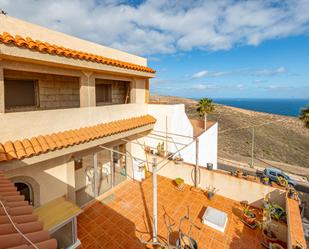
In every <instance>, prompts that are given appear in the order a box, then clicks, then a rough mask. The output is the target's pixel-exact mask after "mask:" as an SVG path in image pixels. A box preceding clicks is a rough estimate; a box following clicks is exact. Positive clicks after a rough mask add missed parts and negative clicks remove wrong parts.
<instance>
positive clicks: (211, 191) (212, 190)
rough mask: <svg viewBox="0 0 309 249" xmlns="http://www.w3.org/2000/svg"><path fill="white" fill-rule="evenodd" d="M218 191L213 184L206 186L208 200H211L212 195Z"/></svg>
mask: <svg viewBox="0 0 309 249" xmlns="http://www.w3.org/2000/svg"><path fill="white" fill-rule="evenodd" d="M217 191H218V189H216V188H215V187H213V186H209V187H207V198H208V199H209V200H211V199H212V198H213V197H214V195H215V193H216V192H217Z"/></svg>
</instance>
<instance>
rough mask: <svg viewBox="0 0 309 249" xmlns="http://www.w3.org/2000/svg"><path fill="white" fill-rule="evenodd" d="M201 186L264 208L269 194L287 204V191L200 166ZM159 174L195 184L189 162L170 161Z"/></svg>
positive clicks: (278, 201) (275, 201)
mask: <svg viewBox="0 0 309 249" xmlns="http://www.w3.org/2000/svg"><path fill="white" fill-rule="evenodd" d="M199 172H200V174H199V175H200V177H199V178H200V179H199V187H200V188H201V189H204V190H207V189H209V188H211V189H213V190H214V192H215V193H217V194H220V195H222V196H224V197H227V198H230V199H233V200H236V201H240V202H246V203H248V204H249V205H250V206H254V207H258V208H262V207H263V201H264V197H265V196H266V195H267V194H269V199H270V201H271V202H273V203H277V204H278V205H280V206H283V207H284V206H285V191H284V190H281V189H278V188H274V187H271V186H268V185H263V184H260V183H257V182H253V181H249V180H245V179H242V178H238V177H235V176H231V175H229V174H226V173H223V172H219V171H217V170H208V169H206V168H200V170H199ZM158 174H159V175H162V176H165V177H168V178H170V179H176V178H182V179H183V180H184V182H185V183H186V184H188V185H192V186H193V185H194V181H193V179H194V177H193V176H194V166H192V165H189V164H185V163H183V164H181V165H177V164H174V163H173V162H170V163H169V164H168V165H166V166H165V167H163V168H162V169H160V170H159V171H158Z"/></svg>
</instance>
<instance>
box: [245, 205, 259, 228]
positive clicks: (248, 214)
mask: <svg viewBox="0 0 309 249" xmlns="http://www.w3.org/2000/svg"><path fill="white" fill-rule="evenodd" d="M243 219H244V221H245V222H246V223H247V224H248V225H250V226H252V225H255V223H256V215H255V213H253V212H252V211H251V210H250V206H249V205H248V204H245V206H244V208H243Z"/></svg>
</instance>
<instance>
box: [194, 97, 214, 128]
mask: <svg viewBox="0 0 309 249" xmlns="http://www.w3.org/2000/svg"><path fill="white" fill-rule="evenodd" d="M214 110H215V105H214V104H213V102H212V99H208V98H202V99H200V101H199V102H198V104H197V108H196V111H197V112H198V114H199V115H200V117H203V116H204V129H205V130H206V128H207V114H208V113H211V112H213V111H214Z"/></svg>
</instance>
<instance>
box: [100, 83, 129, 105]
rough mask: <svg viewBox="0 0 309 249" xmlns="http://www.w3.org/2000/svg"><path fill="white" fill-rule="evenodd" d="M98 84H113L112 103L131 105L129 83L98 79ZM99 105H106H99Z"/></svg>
mask: <svg viewBox="0 0 309 249" xmlns="http://www.w3.org/2000/svg"><path fill="white" fill-rule="evenodd" d="M95 82H96V84H112V103H110V104H125V102H126V103H130V92H129V89H130V88H129V87H130V84H129V82H126V81H119V80H107V79H96V80H95ZM97 105H104V104H102V103H97Z"/></svg>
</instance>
